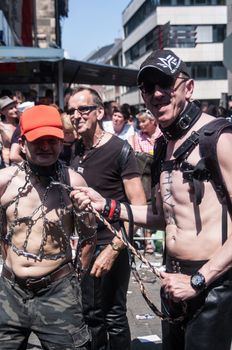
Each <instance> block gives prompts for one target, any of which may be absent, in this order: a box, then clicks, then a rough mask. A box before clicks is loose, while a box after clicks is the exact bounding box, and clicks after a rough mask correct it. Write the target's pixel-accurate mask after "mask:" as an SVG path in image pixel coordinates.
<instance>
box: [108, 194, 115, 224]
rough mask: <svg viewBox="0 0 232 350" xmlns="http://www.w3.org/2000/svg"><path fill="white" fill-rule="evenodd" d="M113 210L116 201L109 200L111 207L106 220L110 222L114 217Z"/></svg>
mask: <svg viewBox="0 0 232 350" xmlns="http://www.w3.org/2000/svg"><path fill="white" fill-rule="evenodd" d="M115 209H116V200H115V199H111V207H110V212H109V215H108V219H110V220H112V219H113V217H114V213H115Z"/></svg>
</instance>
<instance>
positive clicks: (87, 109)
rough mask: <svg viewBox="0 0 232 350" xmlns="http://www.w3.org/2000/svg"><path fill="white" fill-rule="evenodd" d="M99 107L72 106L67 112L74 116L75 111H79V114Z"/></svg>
mask: <svg viewBox="0 0 232 350" xmlns="http://www.w3.org/2000/svg"><path fill="white" fill-rule="evenodd" d="M95 109H97V106H79V107H78V108H70V109H68V110H67V112H66V113H67V114H68V115H70V116H72V115H74V114H75V111H77V112H78V113H79V114H81V115H82V114H88V113H89V112H91V111H94V110H95Z"/></svg>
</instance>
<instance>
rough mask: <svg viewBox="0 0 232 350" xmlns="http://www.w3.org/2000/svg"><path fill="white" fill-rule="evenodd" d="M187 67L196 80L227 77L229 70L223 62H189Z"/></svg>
mask: <svg viewBox="0 0 232 350" xmlns="http://www.w3.org/2000/svg"><path fill="white" fill-rule="evenodd" d="M187 67H188V69H189V72H190V75H191V77H192V78H193V79H195V80H207V79H214V80H221V79H227V71H226V68H225V67H224V66H223V63H222V62H207V64H206V62H188V63H187Z"/></svg>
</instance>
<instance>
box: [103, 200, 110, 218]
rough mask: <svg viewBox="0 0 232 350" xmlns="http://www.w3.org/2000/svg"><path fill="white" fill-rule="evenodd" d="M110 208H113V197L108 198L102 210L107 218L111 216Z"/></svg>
mask: <svg viewBox="0 0 232 350" xmlns="http://www.w3.org/2000/svg"><path fill="white" fill-rule="evenodd" d="M110 208H111V199H109V198H106V204H105V206H104V209H103V211H102V216H104V217H105V218H107V217H108V216H109V213H110Z"/></svg>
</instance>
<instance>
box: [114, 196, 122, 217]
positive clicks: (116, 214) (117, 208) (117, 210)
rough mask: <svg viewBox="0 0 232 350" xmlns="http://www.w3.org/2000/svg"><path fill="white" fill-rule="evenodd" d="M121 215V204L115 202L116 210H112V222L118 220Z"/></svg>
mask: <svg viewBox="0 0 232 350" xmlns="http://www.w3.org/2000/svg"><path fill="white" fill-rule="evenodd" d="M120 213H121V203H120V202H119V201H116V208H115V210H114V215H113V220H115V221H116V220H119V218H120Z"/></svg>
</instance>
